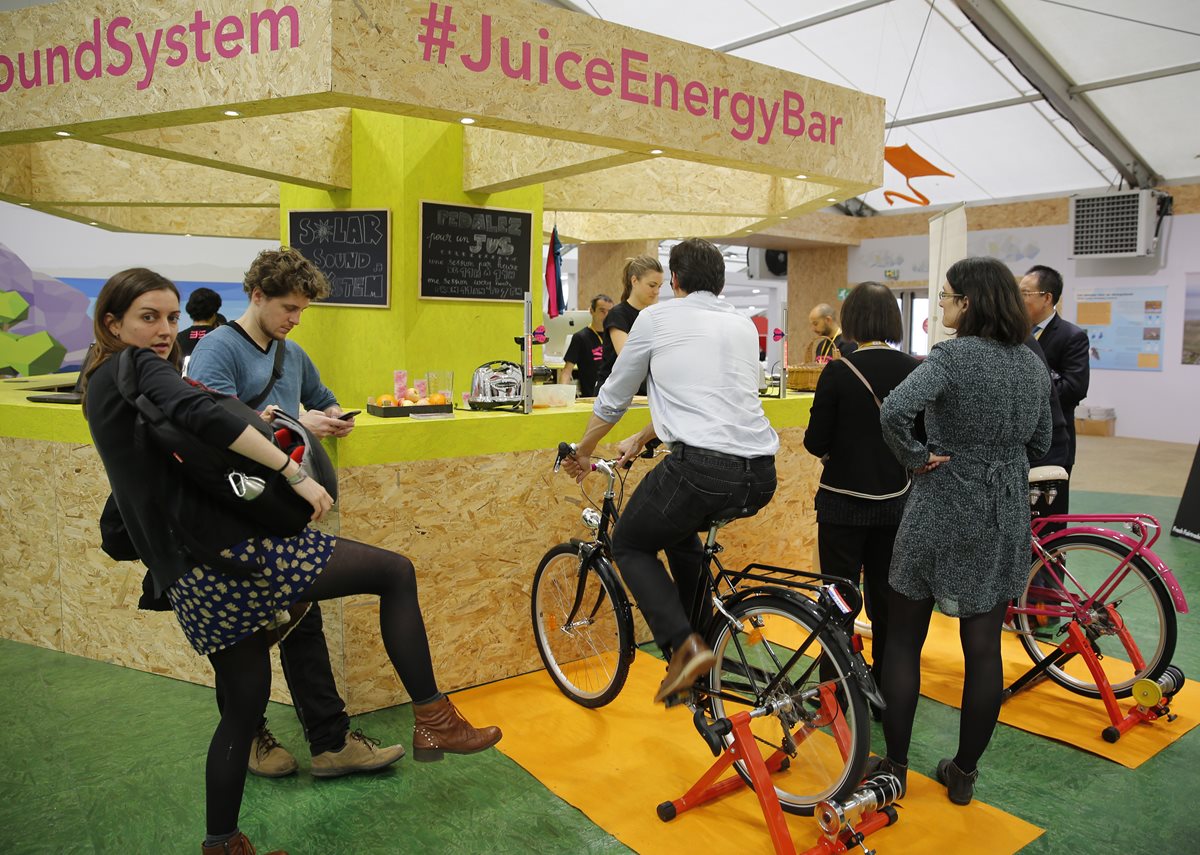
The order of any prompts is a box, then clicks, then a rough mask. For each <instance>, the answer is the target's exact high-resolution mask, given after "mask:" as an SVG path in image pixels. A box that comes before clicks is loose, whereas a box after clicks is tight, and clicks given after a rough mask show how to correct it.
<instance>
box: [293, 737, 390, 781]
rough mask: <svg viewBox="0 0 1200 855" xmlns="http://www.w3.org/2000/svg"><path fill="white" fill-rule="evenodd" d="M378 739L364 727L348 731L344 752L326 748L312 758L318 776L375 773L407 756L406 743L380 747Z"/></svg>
mask: <svg viewBox="0 0 1200 855" xmlns="http://www.w3.org/2000/svg"><path fill="white" fill-rule="evenodd" d="M379 745H380V742H379V740H378V739H372V738H371V737H369V736H367V735H366V734H365V733H363V732H362V731H361V730H356V731H354V732H353V733H348V734H346V744H345V745H344V746H343V747H342V749H341V750H340V751H324V752H322V753H320V754H318V755H317V756H315V757H313V759H312V776H313V777H314V778H338V777H341V776H342V775H352V774H354V773H355V772H374V771H376V770H378V769H382V768H384V767H385V766H391V765H392V764H393V763H395V762H396V761H397V760H399V759H400V758H401V757H403V756H404V746H403V745H389V746H388V747H387V748H380V747H379Z"/></svg>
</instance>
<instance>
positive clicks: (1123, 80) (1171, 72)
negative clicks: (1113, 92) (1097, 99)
mask: <svg viewBox="0 0 1200 855" xmlns="http://www.w3.org/2000/svg"><path fill="white" fill-rule="evenodd" d="M1193 71H1200V62H1189V63H1188V64H1187V65H1173V66H1171V67H1170V68H1157V69H1155V70H1154V71H1142V72H1140V73H1138V74H1126V75H1125V76H1124V77H1110V78H1109V79H1108V80H1096V81H1093V82H1092V83H1080V84H1078V85H1077V86H1072V87H1071V88H1070V89H1068V90H1067V91H1068V92H1070V93H1071V94H1072V95H1079V94H1080V93H1083V92H1093V91H1095V90H1097V89H1110V88H1112V87H1113V86H1126V85H1128V84H1130V83H1144V82H1145V81H1147V80H1159V79H1160V78H1163V77H1175V76H1176V75H1178V74H1191V73H1192V72H1193Z"/></svg>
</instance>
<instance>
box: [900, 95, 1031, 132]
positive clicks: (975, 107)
mask: <svg viewBox="0 0 1200 855" xmlns="http://www.w3.org/2000/svg"><path fill="white" fill-rule="evenodd" d="M1043 100H1045V99H1044V98H1043V96H1042V94H1041V93H1040V92H1039V93H1036V94H1033V95H1018V96H1017V97H1016V98H1005V99H1003V100H1002V101H988V102H987V103H985V104H971V105H970V106H968V107H958V108H957V109H954V110H943V111H942V112H940V113H926V114H925V115H924V116H910V117H909V118H907V119H896V120H895V121H894V122H888V123H887V124H886V125H885V126H884V127H886V128H887V129H889V130H890V129H892V128H903V127H907V126H908V125H919V124H921V123H922V122H936V121H937V120H938V119H953V118H955V117H957V116H969V115H971V114H972V113H985V112H987V111H988V110H1001V109H1003V108H1005V107H1015V106H1017V105H1018V104H1030V103H1032V102H1034V101H1043Z"/></svg>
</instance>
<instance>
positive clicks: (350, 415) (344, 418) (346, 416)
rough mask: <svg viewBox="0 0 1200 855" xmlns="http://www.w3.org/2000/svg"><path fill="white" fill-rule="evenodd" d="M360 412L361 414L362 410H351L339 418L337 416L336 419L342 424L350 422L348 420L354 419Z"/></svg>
mask: <svg viewBox="0 0 1200 855" xmlns="http://www.w3.org/2000/svg"><path fill="white" fill-rule="evenodd" d="M361 412H362V410H351V411H350V412H348V413H342V414H341V415H340V416H338V418H339V419H341V420H342V421H344V422H348V421H350V419H352V418H354V417H355V416H357V415H358V414H359V413H361Z"/></svg>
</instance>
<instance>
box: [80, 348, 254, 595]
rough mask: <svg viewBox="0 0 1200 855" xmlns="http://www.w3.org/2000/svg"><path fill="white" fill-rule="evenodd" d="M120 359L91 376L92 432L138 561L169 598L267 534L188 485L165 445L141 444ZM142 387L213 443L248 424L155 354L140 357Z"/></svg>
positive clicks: (224, 442) (167, 411)
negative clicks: (226, 552)
mask: <svg viewBox="0 0 1200 855" xmlns="http://www.w3.org/2000/svg"><path fill="white" fill-rule="evenodd" d="M117 362H118V360H117V358H116V355H113V356H112V357H110V358H109V359H107V360H105V362H104V363H102V364H101V365H100V367H99V368H97V369H96V370H95V372H94V373H93V374H92V375H91V377H90V378H89V379H88V384H87V391H86V393H85V394H86V400H87V419H88V429H89V430H90V431H91V434H92V444H93V445H95V447H96V451H97V452H99V454H100V460H101V461H102V462H103V463H104V469H105V471H106V472H107V473H108V483H109V485H110V486H111V487H112V495H113V499H114V500H115V502H116V505H117V508H118V510H119V511H120V512H121V519H122V520H123V521H124V523H125V528H126V529H127V530H128V532H129V538H130V540H131V541H132V543H133V546H134V548H135V549H136V550H137V554H138V556H139V557H140V558H141V559H142V561H143V562H144V563H145V564H146V566H147V567H148V568H149V569H150V575H151V576H152V577H153V578H154V588H155V594H162V592H163V591H165V590H166V589H167V588H169V587H170V586H171V585H172V584H173V583H174V582H175V580H176V579H178V578H179V577H180V576H182V575H183V574H184V573H186V572H188V571H189V570H191V569H192V568H193V567H194V566H195V565H196V564H197V563H198V562H204V563H210V564H212V563H221V562H220V559H219V555H218V553H219V552H220V550H222V549H225V548H227V547H230V546H233V545H234V544H237V543H241V542H242V541H245V540H248V539H249V538H251V537H253V536H255V535H257V534H261V532H259V531H258V530H257V529H256V528H254V527H253V525H252V524H251V523H248V522H247V521H246V520H244V519H242V518H239V517H238V516H236V515H234V514H232V513H230V512H229V511H227V510H226V509H225V508H224V507H223V506H221V505H220V504H218V503H217V502H216V501H215V500H214V499H212V498H210V497H209V496H207V495H205V494H203V493H201V492H200V491H199V490H196V489H192V488H190V486H189V485H188V484H187V483H185V482H184V481H182V480H181V477H180V474H179V472H178V471H177V470H178V467H175V466H168V465H167V460H166V458H165V456H164V455H163V452H161V451H159V450H158V449H157V448H154V447H148V448H142V447H139V446H138V445H137V444H136V443H135V442H134V418H135V416H136V410H134V408H133V407H132V406H131V405H130V404H128V403H127V402H126V401H125V399H124V398H122V397H121V394H120V392H119V391H118V390H117V383H116V374H117ZM134 365H135V368H136V370H137V381H138V389H139V391H140V392H141V393H142V394H144V395H145V396H146V397H147V398H149V399H150V400H151V401H152V402H153V403H155V404H157V405H158V406H159V407H160V408H161V409H162V411H163V412H164V413H165V414H166V415H167V417H168V418H170V419H171V420H172V421H174V422H176V423H177V424H179V425H181V426H183V427H186V428H187V429H188V430H190V431H192V432H193V433H195V434H197V435H198V436H201V437H203V438H204V439H206V440H207V441H209V442H211V443H212V444H213V445H216V446H220V447H222V448H225V447H228V446H229V445H230V444H231V443H232V442H233V441H234V440H235V439H237V437H238V436H239V435H240V434H241V433H242V431H244V430H245V429H246V423H245V422H244V421H242V420H241V419H239V418H237V417H236V416H234V415H233V414H231V413H229V412H228V411H227V410H225V409H223V408H221V407H220V406H218V405H217V404H216V402H215V401H214V400H213V398H212V397H211V396H210V395H209V394H208V393H207V392H204V391H202V390H201V389H198V388H196V387H195V386H193V385H192V384H190V383H188V382H187V381H186V380H184V379H183V378H182V377H180V376H179V374H178V372H177V371H176V370H175V368H174V366H172V365H171V364H170V363H169V362H167V360H165V359H163V358H162V357H160V356H158V355H157V354H156V353H155V352H154V351H152V350H149V349H144V350H139V351H138V352H137V353H136V354H135V355H134Z"/></svg>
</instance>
